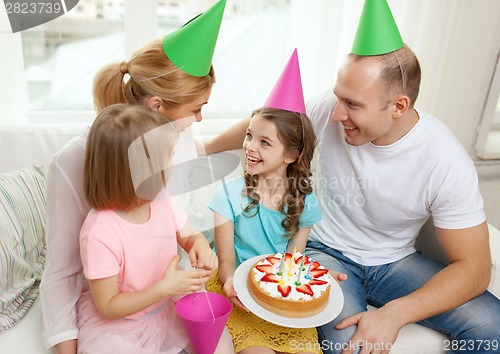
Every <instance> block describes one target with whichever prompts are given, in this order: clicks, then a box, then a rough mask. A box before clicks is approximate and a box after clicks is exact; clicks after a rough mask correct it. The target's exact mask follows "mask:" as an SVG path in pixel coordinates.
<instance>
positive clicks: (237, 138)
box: [205, 118, 250, 155]
mask: <svg viewBox="0 0 500 354" xmlns="http://www.w3.org/2000/svg"><path fill="white" fill-rule="evenodd" d="M248 124H250V118H245V119H243V120H241V121H239V122H238V123H236V124H234V125H233V126H231V127H229V128H228V129H226V130H225V131H223V132H222V133H221V134H219V135H217V136H216V137H214V138H212V139H209V140H207V141H205V151H206V153H207V155H209V154H214V153H216V152H221V151H227V150H234V149H239V148H241V146H242V145H243V139H244V138H245V134H246V131H247V128H248Z"/></svg>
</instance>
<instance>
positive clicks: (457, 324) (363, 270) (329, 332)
mask: <svg viewBox="0 0 500 354" xmlns="http://www.w3.org/2000/svg"><path fill="white" fill-rule="evenodd" d="M306 252H307V255H308V256H309V257H312V258H313V259H315V260H317V261H319V262H320V263H321V264H322V265H323V266H324V267H325V268H327V269H330V270H334V271H337V272H341V273H345V274H347V276H348V279H347V280H345V281H343V282H342V283H341V288H342V292H343V293H344V307H343V309H342V311H341V313H340V314H339V316H338V317H337V318H336V319H334V320H333V321H332V322H330V323H327V324H325V325H323V326H321V327H318V335H319V341H320V345H321V346H322V349H323V353H324V354H333V353H341V352H342V347H343V346H345V344H346V343H348V342H349V340H350V339H351V337H352V336H353V335H354V332H355V331H356V326H351V327H348V328H346V329H343V330H337V329H335V325H336V324H337V323H339V322H340V321H341V320H342V319H344V318H346V317H348V316H351V315H354V314H356V313H359V312H363V311H366V306H367V305H372V306H375V307H381V306H383V305H384V304H386V303H388V302H389V301H391V300H394V299H397V298H400V297H403V296H405V295H407V294H409V293H411V292H413V291H415V290H416V289H418V288H420V287H421V286H422V285H423V284H424V283H426V282H427V280H428V279H430V278H431V277H432V276H433V275H434V274H436V273H437V272H438V271H439V270H441V269H442V268H443V267H444V265H443V264H441V263H439V262H436V261H434V260H431V259H429V258H426V257H424V256H422V255H421V254H420V253H418V252H415V253H413V254H410V255H409V256H407V257H405V258H403V259H401V260H399V261H396V262H394V263H390V264H384V265H380V266H363V265H360V264H358V263H356V262H354V261H352V260H350V259H349V258H347V257H345V256H344V255H343V254H342V253H341V252H338V251H336V250H334V249H331V248H329V247H327V246H325V245H323V244H322V243H319V242H316V241H308V242H307V248H306ZM464 286H466V284H464ZM418 323H419V324H421V325H423V326H426V327H429V328H433V329H435V330H438V331H440V332H442V333H444V334H446V335H448V336H449V337H450V343H449V344H450V345H449V346H448V348H449V349H450V350H451V351H450V353H489V354H492V353H500V300H498V299H497V298H496V297H495V296H494V295H492V294H491V293H489V292H487V291H486V292H484V293H483V294H482V295H480V296H478V297H476V298H474V299H472V300H470V301H469V302H467V303H465V304H463V305H462V306H459V307H457V308H455V309H453V310H450V311H447V312H444V313H442V314H439V315H437V316H434V317H431V318H428V319H426V320H423V321H420V322H418ZM381 326H383V324H381Z"/></svg>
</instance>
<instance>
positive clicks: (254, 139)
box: [243, 113, 295, 177]
mask: <svg viewBox="0 0 500 354" xmlns="http://www.w3.org/2000/svg"><path fill="white" fill-rule="evenodd" d="M243 150H244V151H245V155H246V165H247V172H248V173H249V174H251V175H256V174H258V175H260V176H265V177H270V176H277V177H284V176H286V168H287V166H288V164H290V163H292V162H293V161H295V158H294V157H293V156H292V154H290V153H289V152H288V151H287V150H286V148H285V146H284V144H283V143H282V142H281V141H280V139H279V135H278V129H277V128H276V125H275V124H274V123H273V122H271V121H269V120H267V119H265V118H263V117H262V116H261V115H260V114H259V113H257V114H255V115H254V116H253V117H252V119H251V120H250V124H249V125H248V129H247V133H246V136H245V140H244V141H243Z"/></svg>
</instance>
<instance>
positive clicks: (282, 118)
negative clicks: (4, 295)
mask: <svg viewBox="0 0 500 354" xmlns="http://www.w3.org/2000/svg"><path fill="white" fill-rule="evenodd" d="M256 114H259V115H260V116H261V117H262V118H264V119H265V120H267V121H270V122H272V123H273V124H274V125H275V126H276V129H277V130H278V138H279V140H280V141H281V142H282V143H283V145H284V147H285V150H286V151H287V152H289V153H294V154H296V156H297V158H296V159H295V161H293V162H292V163H290V164H289V165H288V167H287V170H286V177H287V182H288V190H287V193H286V194H285V196H284V198H283V200H282V201H281V203H280V206H279V208H280V211H281V212H282V213H283V214H284V215H285V218H284V219H283V221H282V222H281V226H283V228H284V229H285V232H286V235H287V236H293V235H294V234H295V233H297V231H299V228H300V216H301V214H302V212H303V210H304V207H305V198H306V195H307V194H311V193H312V191H313V190H312V181H311V178H310V177H311V176H312V172H311V161H312V159H313V155H314V149H315V147H316V134H315V133H314V129H313V127H312V124H311V121H310V120H309V118H308V117H307V115H305V114H301V113H296V112H290V111H286V110H283V109H276V108H259V109H256V110H255V111H253V112H252V117H253V116H254V115H256ZM244 177H245V185H246V186H245V190H244V193H245V194H246V195H247V196H248V197H250V199H251V200H252V201H251V202H250V204H248V205H247V206H246V207H245V210H244V211H245V213H246V214H247V216H250V217H251V216H253V215H255V214H256V213H257V212H258V208H259V201H260V197H259V195H258V194H257V191H256V188H257V183H258V179H259V176H258V175H251V174H249V173H247V172H245V174H244ZM254 208H256V211H255V213H254V214H253V215H252V209H254Z"/></svg>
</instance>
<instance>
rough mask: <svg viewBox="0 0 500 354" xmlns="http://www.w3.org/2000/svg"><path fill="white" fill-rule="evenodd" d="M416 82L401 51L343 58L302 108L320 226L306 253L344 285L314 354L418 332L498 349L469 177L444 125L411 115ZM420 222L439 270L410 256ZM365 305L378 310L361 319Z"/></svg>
mask: <svg viewBox="0 0 500 354" xmlns="http://www.w3.org/2000/svg"><path fill="white" fill-rule="evenodd" d="M400 65H401V66H400ZM401 72H402V73H403V76H402V75H401ZM403 82H404V86H403ZM419 83H420V67H419V64H418V61H417V59H416V57H415V56H414V54H413V52H412V51H411V50H410V49H409V48H408V47H407V46H404V47H403V48H401V49H399V50H396V51H395V52H391V53H388V54H383V55H377V56H358V55H354V54H351V55H349V57H348V58H347V61H346V62H345V64H344V65H343V66H342V67H341V69H340V70H339V75H338V78H337V82H336V84H335V87H334V89H333V92H332V91H329V92H328V93H327V94H325V95H323V96H321V97H319V98H316V99H315V100H313V101H312V102H310V103H309V105H308V112H309V117H310V118H311V120H312V121H313V125H314V127H315V131H316V132H317V133H318V135H319V144H318V146H319V150H318V153H319V155H318V156H317V157H318V161H319V163H318V169H317V172H316V183H315V188H316V189H315V192H316V194H317V197H318V199H319V202H320V206H321V208H322V213H323V220H322V221H321V222H319V223H318V225H317V227H314V228H313V231H312V233H311V236H310V240H311V241H310V242H309V243H308V248H307V250H306V251H307V253H308V254H309V256H311V257H312V258H314V259H317V260H318V261H320V263H322V264H323V265H324V266H325V267H326V268H328V269H330V270H334V271H337V272H340V273H345V274H347V280H345V281H343V282H342V284H341V286H342V290H343V292H344V299H345V303H344V308H343V310H342V312H341V314H340V315H339V316H338V317H337V319H336V320H334V321H333V322H331V323H329V324H326V325H324V326H322V327H320V328H318V332H319V337H320V343H321V344H322V346H323V351H324V352H325V353H337V352H338V353H340V352H343V353H353V352H355V350H356V349H357V348H359V347H363V349H362V350H361V351H360V352H361V353H370V352H374V353H375V352H377V353H378V352H381V353H388V352H389V350H390V347H391V345H392V344H393V343H394V341H395V340H396V337H397V334H398V332H399V330H400V329H401V328H402V327H403V326H404V325H406V324H408V323H412V322H419V321H422V322H420V323H422V324H423V325H426V326H429V327H431V328H435V329H438V330H441V331H442V332H444V333H447V334H449V335H451V337H452V338H453V339H456V340H458V341H464V343H466V341H471V342H470V343H472V344H471V346H470V347H468V348H466V349H468V351H467V352H468V353H471V352H477V353H481V352H484V351H482V350H484V347H482V348H481V347H480V342H479V340H487V339H490V340H495V339H498V338H500V326H498V324H497V321H496V320H494V318H498V316H499V315H500V304H499V301H498V299H496V297H494V296H493V295H491V294H490V293H488V292H486V293H484V291H485V290H486V287H487V286H488V282H489V279H490V272H491V256H490V251H489V241H488V229H487V225H486V222H485V216H484V212H483V204H482V199H481V196H480V194H479V191H478V183H477V175H476V172H475V169H474V166H473V164H472V161H471V160H470V159H469V157H468V156H467V154H466V152H465V151H464V149H463V148H462V147H461V146H460V144H459V142H458V141H456V140H455V138H454V137H453V136H452V134H451V132H450V131H449V130H448V129H447V128H446V127H445V126H444V124H442V123H441V122H439V121H438V120H437V119H436V118H433V117H431V116H429V115H427V114H425V113H423V112H421V111H417V110H416V109H414V108H413V104H414V102H415V100H416V98H417V95H418V87H419ZM430 215H432V216H433V220H434V225H435V226H436V230H437V235H438V238H439V241H440V243H441V245H442V247H443V249H444V251H445V254H446V255H447V257H448V259H449V260H450V262H451V263H450V265H448V266H447V267H444V266H443V265H441V264H439V263H437V262H434V261H431V260H429V259H427V258H425V257H423V256H422V255H420V254H419V253H417V252H415V248H414V246H413V244H414V242H415V239H416V237H417V235H418V232H419V230H420V228H421V227H422V225H423V224H424V223H425V221H426V220H427V219H428V217H429V216H430ZM481 294H482V295H481ZM478 295H481V296H479V297H477V298H475V297H476V296H478ZM473 298H475V299H474V300H472V301H469V300H471V299H473ZM466 302H467V303H466ZM367 303H368V304H370V305H373V306H375V307H378V308H379V309H377V310H375V311H369V312H366V304H367ZM464 303H466V304H465V305H462V304H464ZM460 305H462V306H460ZM458 306H460V308H458V309H456V307H458ZM451 309H454V310H452V311H449V310H451ZM488 319H490V321H488ZM473 347H475V349H476V351H472V350H470V349H472V348H473ZM375 349H381V350H379V351H375Z"/></svg>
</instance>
